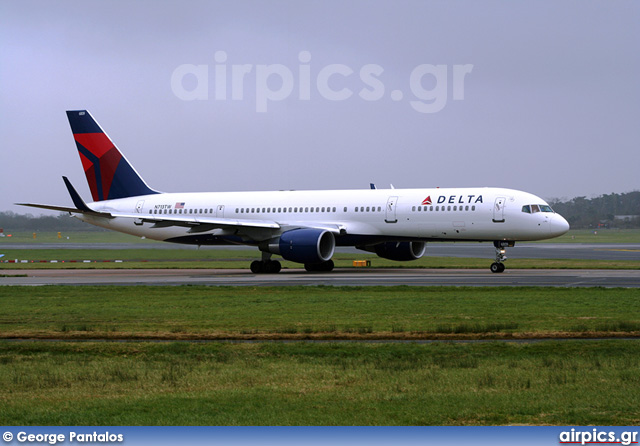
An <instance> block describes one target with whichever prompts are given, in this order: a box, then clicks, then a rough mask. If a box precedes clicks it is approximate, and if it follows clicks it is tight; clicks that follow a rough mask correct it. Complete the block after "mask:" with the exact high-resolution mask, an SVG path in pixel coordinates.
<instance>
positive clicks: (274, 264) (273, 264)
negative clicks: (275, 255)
mask: <svg viewBox="0 0 640 446" xmlns="http://www.w3.org/2000/svg"><path fill="white" fill-rule="evenodd" d="M281 269H282V265H281V264H280V262H278V261H277V260H270V261H269V262H267V263H266V265H265V269H264V272H265V273H267V274H278V273H279V272H280V270H281Z"/></svg>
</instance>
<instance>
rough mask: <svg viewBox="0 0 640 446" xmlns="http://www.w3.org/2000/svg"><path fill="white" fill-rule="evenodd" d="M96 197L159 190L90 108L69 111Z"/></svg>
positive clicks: (139, 193)
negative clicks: (149, 183)
mask: <svg viewBox="0 0 640 446" xmlns="http://www.w3.org/2000/svg"><path fill="white" fill-rule="evenodd" d="M67 118H68V119H69V124H70V125H71V131H72V132H73V139H74V140H75V142H76V147H77V148H78V153H79V155H80V161H82V167H83V169H84V173H85V175H86V177H87V182H88V183H89V189H90V190H91V196H92V197H93V200H94V201H103V200H113V199H116V198H127V197H134V196H139V195H149V194H155V193H157V192H156V191H154V190H153V189H151V188H149V186H147V185H146V184H145V183H144V181H143V180H142V179H141V178H140V176H139V175H138V174H137V173H136V172H135V170H134V169H133V167H131V165H130V164H129V163H128V162H127V160H126V159H125V157H124V156H123V155H122V153H121V152H120V151H119V150H118V148H117V147H116V145H115V144H114V143H113V142H112V141H111V140H110V139H109V137H108V136H107V135H106V133H104V131H103V130H102V129H101V128H100V126H99V125H98V123H97V122H95V120H94V119H93V118H92V117H91V115H90V114H89V112H88V111H86V110H73V111H68V112H67Z"/></svg>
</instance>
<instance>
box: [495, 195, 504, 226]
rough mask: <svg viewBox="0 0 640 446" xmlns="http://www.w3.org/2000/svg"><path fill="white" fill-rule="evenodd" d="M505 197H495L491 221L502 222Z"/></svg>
mask: <svg viewBox="0 0 640 446" xmlns="http://www.w3.org/2000/svg"><path fill="white" fill-rule="evenodd" d="M505 201H506V198H505V197H498V198H496V202H495V203H494V204H493V222H494V223H504V203H505Z"/></svg>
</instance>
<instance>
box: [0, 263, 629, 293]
mask: <svg viewBox="0 0 640 446" xmlns="http://www.w3.org/2000/svg"><path fill="white" fill-rule="evenodd" d="M4 274H5V275H6V276H7V277H0V285H25V286H38V285H164V286H175V285H207V286H296V285H305V286H309V285H311V286H313V285H328V286H395V285H406V286H493V287H495V286H545V287H607V288H612V287H624V288H640V270H546V269H545V270H534V269H527V270H522V269H520V270H517V269H513V270H509V269H507V270H506V271H505V272H504V273H502V274H492V273H491V272H489V271H488V270H485V269H482V270H466V269H437V270H434V269H408V268H397V269H391V268H388V269H387V268H384V269H383V268H375V269H361V270H357V271H354V270H353V269H351V268H345V269H336V270H334V271H332V272H330V273H308V272H306V271H305V270H303V269H291V270H283V271H282V272H281V273H279V274H253V273H251V272H248V271H247V270H246V269H144V270H130V269H95V270H91V269H90V270H86V269H50V270H45V269H43V270H5V271H4ZM19 275H26V277H16V276H19Z"/></svg>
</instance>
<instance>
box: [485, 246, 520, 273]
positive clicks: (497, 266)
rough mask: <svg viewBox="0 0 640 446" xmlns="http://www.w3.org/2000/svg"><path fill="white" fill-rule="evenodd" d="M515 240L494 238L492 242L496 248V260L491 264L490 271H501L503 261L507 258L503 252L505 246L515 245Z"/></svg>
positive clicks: (502, 270) (504, 251) (503, 267)
mask: <svg viewBox="0 0 640 446" xmlns="http://www.w3.org/2000/svg"><path fill="white" fill-rule="evenodd" d="M515 244H516V243H515V242H509V241H505V240H496V241H495V242H493V246H494V247H495V248H496V261H495V262H493V263H492V264H491V272H492V273H502V272H504V270H505V266H504V263H503V262H504V261H505V260H507V256H506V255H505V253H506V252H507V250H506V248H507V247H513V246H515Z"/></svg>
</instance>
